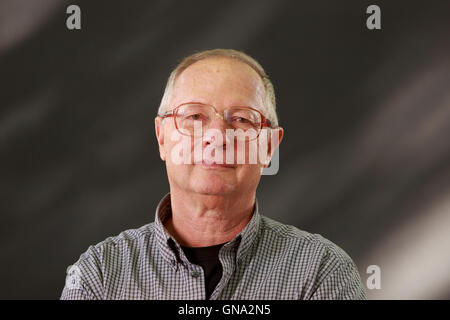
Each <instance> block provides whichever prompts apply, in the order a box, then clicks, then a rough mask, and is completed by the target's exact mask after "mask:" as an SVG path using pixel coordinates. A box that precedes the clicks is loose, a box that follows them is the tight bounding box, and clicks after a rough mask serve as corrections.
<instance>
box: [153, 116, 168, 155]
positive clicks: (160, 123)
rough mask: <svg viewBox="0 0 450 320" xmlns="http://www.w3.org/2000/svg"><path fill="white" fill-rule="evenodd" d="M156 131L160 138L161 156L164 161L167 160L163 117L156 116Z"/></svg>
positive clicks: (157, 136) (157, 137)
mask: <svg viewBox="0 0 450 320" xmlns="http://www.w3.org/2000/svg"><path fill="white" fill-rule="evenodd" d="M155 132H156V139H157V140H158V146H159V156H160V157H161V159H162V160H163V161H166V149H165V147H164V119H163V118H161V117H156V118H155Z"/></svg>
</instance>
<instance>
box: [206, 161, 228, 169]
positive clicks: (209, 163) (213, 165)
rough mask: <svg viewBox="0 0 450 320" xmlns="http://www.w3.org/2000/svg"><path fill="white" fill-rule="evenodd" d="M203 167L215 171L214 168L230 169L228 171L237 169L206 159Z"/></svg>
mask: <svg viewBox="0 0 450 320" xmlns="http://www.w3.org/2000/svg"><path fill="white" fill-rule="evenodd" d="M202 166H203V167H205V168H211V169H214V168H228V169H233V168H236V166H235V165H233V164H227V163H216V162H215V161H214V160H212V161H211V160H206V159H204V160H203V161H202Z"/></svg>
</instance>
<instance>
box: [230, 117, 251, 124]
mask: <svg viewBox="0 0 450 320" xmlns="http://www.w3.org/2000/svg"><path fill="white" fill-rule="evenodd" d="M233 121H237V122H240V123H249V122H250V120H248V119H246V118H243V117H234V118H233Z"/></svg>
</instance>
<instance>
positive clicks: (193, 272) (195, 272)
mask: <svg viewBox="0 0 450 320" xmlns="http://www.w3.org/2000/svg"><path fill="white" fill-rule="evenodd" d="M191 276H192V278H198V277H199V276H200V272H198V271H192V272H191Z"/></svg>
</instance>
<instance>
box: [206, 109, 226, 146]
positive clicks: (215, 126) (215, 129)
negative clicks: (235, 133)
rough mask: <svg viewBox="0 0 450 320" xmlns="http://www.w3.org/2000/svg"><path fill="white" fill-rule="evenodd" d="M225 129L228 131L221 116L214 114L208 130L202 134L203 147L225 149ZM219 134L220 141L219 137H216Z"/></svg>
mask: <svg viewBox="0 0 450 320" xmlns="http://www.w3.org/2000/svg"><path fill="white" fill-rule="evenodd" d="M227 129H229V125H228V123H227V121H226V120H225V119H224V117H223V116H222V115H221V114H219V113H216V114H215V117H214V118H213V120H212V121H211V123H210V124H209V126H208V129H207V130H206V132H204V133H203V144H204V146H206V145H210V144H214V145H215V146H216V147H223V148H225V146H226V143H227V135H226V130H227ZM208 131H209V132H208ZM219 134H220V136H221V139H220V137H217V136H218V135H219Z"/></svg>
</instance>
